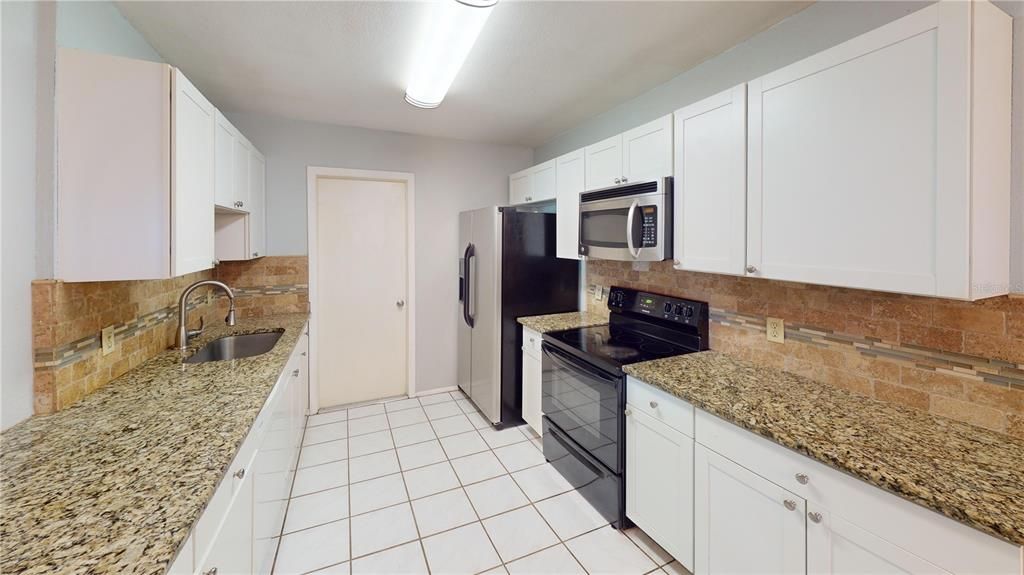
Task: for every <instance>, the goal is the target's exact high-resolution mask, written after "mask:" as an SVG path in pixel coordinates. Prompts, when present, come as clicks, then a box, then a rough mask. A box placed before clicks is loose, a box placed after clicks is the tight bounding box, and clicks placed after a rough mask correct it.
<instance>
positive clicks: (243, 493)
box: [197, 474, 253, 573]
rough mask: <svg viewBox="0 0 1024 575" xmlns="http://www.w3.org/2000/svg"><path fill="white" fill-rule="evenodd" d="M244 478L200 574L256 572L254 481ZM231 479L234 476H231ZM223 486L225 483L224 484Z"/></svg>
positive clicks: (201, 565)
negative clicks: (253, 553) (254, 554)
mask: <svg viewBox="0 0 1024 575" xmlns="http://www.w3.org/2000/svg"><path fill="white" fill-rule="evenodd" d="M251 477H252V474H247V476H246V477H243V478H242V479H241V480H240V482H239V484H238V488H237V489H236V490H235V493H234V496H233V497H232V498H231V504H230V506H229V507H228V511H227V513H226V514H225V515H224V519H223V520H222V521H221V523H220V528H219V529H218V530H217V535H216V536H215V537H214V538H213V541H212V543H211V544H210V548H209V551H208V552H207V553H206V555H205V556H204V557H203V558H202V559H201V560H200V562H199V569H198V570H197V571H198V572H199V573H208V572H210V570H211V569H216V570H217V571H216V573H252V535H253V532H252V525H253V522H252V520H253V491H252V487H253V482H252V479H251ZM229 479H230V478H229ZM222 487H223V486H222Z"/></svg>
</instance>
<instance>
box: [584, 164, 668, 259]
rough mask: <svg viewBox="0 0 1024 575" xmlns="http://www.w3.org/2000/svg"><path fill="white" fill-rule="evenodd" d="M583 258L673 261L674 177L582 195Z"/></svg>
mask: <svg viewBox="0 0 1024 575" xmlns="http://www.w3.org/2000/svg"><path fill="white" fill-rule="evenodd" d="M580 255H582V256H586V257H590V258H596V259H603V260H619V261H626V262H634V261H636V262H657V261H661V260H668V259H672V178H660V179H657V180H653V181H649V182H640V183H636V184H628V185H618V186H613V187H610V188H603V189H600V190H594V191H590V192H584V193H582V194H580Z"/></svg>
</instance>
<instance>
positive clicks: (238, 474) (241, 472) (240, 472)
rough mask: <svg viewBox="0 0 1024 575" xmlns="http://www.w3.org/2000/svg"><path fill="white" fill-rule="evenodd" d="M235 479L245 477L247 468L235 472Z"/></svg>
mask: <svg viewBox="0 0 1024 575" xmlns="http://www.w3.org/2000/svg"><path fill="white" fill-rule="evenodd" d="M235 477H237V478H239V479H241V478H243V477H245V468H244V467H243V468H241V469H239V470H238V471H236V472H235Z"/></svg>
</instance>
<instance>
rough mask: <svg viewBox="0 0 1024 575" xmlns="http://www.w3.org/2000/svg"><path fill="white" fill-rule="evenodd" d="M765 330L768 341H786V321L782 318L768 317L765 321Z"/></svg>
mask: <svg viewBox="0 0 1024 575" xmlns="http://www.w3.org/2000/svg"><path fill="white" fill-rule="evenodd" d="M765 331H766V332H767V333H768V341H771V342H774V343H786V322H785V321H783V320H782V318H778V317H770V318H768V321H767V322H766V323H765Z"/></svg>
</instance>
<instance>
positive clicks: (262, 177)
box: [249, 148, 267, 258]
mask: <svg viewBox="0 0 1024 575" xmlns="http://www.w3.org/2000/svg"><path fill="white" fill-rule="evenodd" d="M266 177H267V161H266V160H265V159H264V158H263V154H261V153H259V152H258V151H256V149H255V148H253V149H252V150H250V151H249V254H250V257H252V258H258V257H263V256H265V255H267V190H266Z"/></svg>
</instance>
